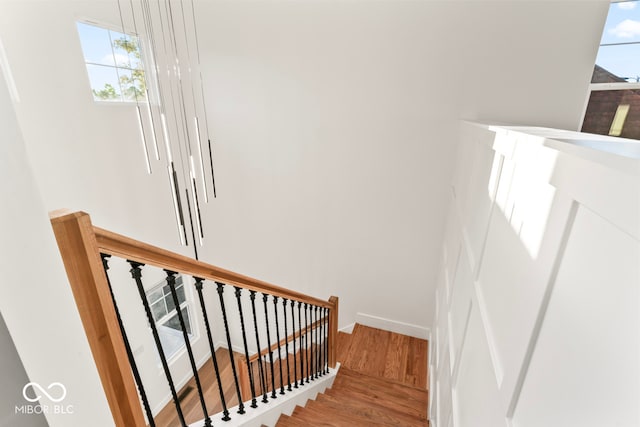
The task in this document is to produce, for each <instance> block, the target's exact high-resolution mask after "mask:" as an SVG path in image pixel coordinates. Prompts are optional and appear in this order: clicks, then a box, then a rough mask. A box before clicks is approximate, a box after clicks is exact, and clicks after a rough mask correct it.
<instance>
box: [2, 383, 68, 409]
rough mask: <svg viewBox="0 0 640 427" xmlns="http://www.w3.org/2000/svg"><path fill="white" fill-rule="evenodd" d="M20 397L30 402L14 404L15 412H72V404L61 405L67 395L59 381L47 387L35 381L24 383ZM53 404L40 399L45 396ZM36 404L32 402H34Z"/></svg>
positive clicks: (65, 389)
mask: <svg viewBox="0 0 640 427" xmlns="http://www.w3.org/2000/svg"><path fill="white" fill-rule="evenodd" d="M22 397H24V399H25V400H26V401H27V402H31V403H32V404H26V405H16V407H15V413H16V414H25V415H32V414H59V415H62V414H73V405H63V404H61V403H60V402H62V401H63V400H64V399H65V398H66V397H67V388H66V387H65V386H64V384H62V383H59V382H54V383H51V384H49V385H48V386H47V388H44V387H42V386H41V385H40V384H38V383H36V382H30V383H27V384H25V386H24V387H23V388H22ZM45 397H46V399H48V400H49V401H50V402H52V403H53V405H47V404H42V403H41V402H40V401H41V400H42V399H43V398H45ZM36 402H37V404H34V403H36Z"/></svg>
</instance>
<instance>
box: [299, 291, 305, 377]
mask: <svg viewBox="0 0 640 427" xmlns="http://www.w3.org/2000/svg"><path fill="white" fill-rule="evenodd" d="M301 308H302V303H301V302H300V301H298V326H299V328H300V329H298V337H299V338H300V385H301V386H302V385H304V342H303V340H302V315H301V314H300V313H301Z"/></svg>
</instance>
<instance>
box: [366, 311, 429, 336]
mask: <svg viewBox="0 0 640 427" xmlns="http://www.w3.org/2000/svg"><path fill="white" fill-rule="evenodd" d="M356 323H360V324H361V325H364V326H369V327H371V328H377V329H383V330H385V331H390V332H395V333H397V334H402V335H409V336H410V337H415V338H421V339H423V340H426V339H428V338H429V334H430V332H431V329H429V328H426V327H424V326H418V325H414V324H411V323H405V322H399V321H397V320H391V319H385V318H383V317H378V316H372V315H370V314H364V313H356Z"/></svg>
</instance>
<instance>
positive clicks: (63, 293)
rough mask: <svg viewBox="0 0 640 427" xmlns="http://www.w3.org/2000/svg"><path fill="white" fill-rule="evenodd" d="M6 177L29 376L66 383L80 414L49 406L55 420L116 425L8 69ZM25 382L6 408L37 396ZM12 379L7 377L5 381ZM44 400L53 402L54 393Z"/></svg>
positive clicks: (15, 306)
mask: <svg viewBox="0 0 640 427" xmlns="http://www.w3.org/2000/svg"><path fill="white" fill-rule="evenodd" d="M0 182H2V185H0V199H1V200H3V206H2V209H0V236H2V238H1V239H0V255H1V256H0V270H1V271H2V276H3V278H2V280H0V292H1V293H2V298H0V312H1V313H2V317H3V318H4V321H5V322H6V325H7V329H8V330H9V332H10V334H11V337H12V338H13V342H14V343H15V348H16V349H17V351H18V354H19V356H20V360H21V361H22V364H23V365H24V369H25V370H26V374H27V376H28V377H29V379H30V380H31V381H35V382H37V383H38V384H40V385H41V386H42V387H43V388H45V389H47V387H48V386H49V385H50V384H52V383H54V382H59V383H62V384H63V385H64V386H65V387H66V389H67V396H66V398H65V399H64V400H63V401H62V402H60V404H61V405H64V406H65V407H67V406H68V405H72V406H73V415H66V414H65V415H61V414H58V415H56V414H53V413H48V414H46V418H47V421H48V423H49V425H50V426H51V427H58V426H59V427H63V426H64V427H70V426H86V425H99V426H109V425H113V421H112V420H111V414H110V412H109V407H108V405H107V401H106V398H105V395H104V392H103V390H102V386H101V385H100V380H99V378H98V374H97V371H96V367H95V364H94V361H93V357H92V355H91V351H90V349H89V345H88V342H87V339H86V337H85V335H84V331H83V329H82V325H81V323H80V317H79V315H78V311H77V309H76V306H75V302H74V300H73V296H72V294H71V289H70V287H69V284H68V282H67V278H66V275H65V271H64V267H63V265H62V260H61V259H60V255H59V252H58V247H57V246H56V242H55V239H54V237H53V233H52V230H51V226H50V224H49V219H48V216H47V211H46V209H45V206H44V203H43V202H42V198H41V196H40V191H39V189H38V186H37V184H36V180H35V178H34V174H33V173H32V169H31V164H30V163H29V160H28V158H27V153H26V151H25V147H24V142H23V139H22V135H21V133H20V129H19V127H18V122H17V120H16V115H15V112H14V111H13V106H12V105H11V99H10V97H9V92H8V90H7V86H6V85H5V81H4V74H3V73H2V72H0ZM5 363H9V360H5V359H4V358H3V359H2V364H3V365H4V364H5ZM5 380H7V382H5ZM24 385H26V383H25V384H21V385H20V389H18V390H6V392H7V394H10V395H11V396H13V397H16V396H17V397H19V400H16V401H6V400H3V401H2V405H3V411H4V410H8V411H15V406H16V405H17V406H22V405H25V404H30V402H27V401H26V400H25V399H23V398H22V387H23V386H24ZM10 386H11V387H12V386H15V384H12V383H11V382H9V380H8V378H3V379H2V388H5V387H10ZM53 391H56V392H58V391H59V390H58V389H54V390H51V392H52V393H53ZM4 396H6V395H4ZM39 403H40V404H41V405H48V406H50V407H51V408H53V402H50V401H49V400H48V399H47V398H43V399H42V400H41V401H40V402H39ZM52 411H53V409H52ZM20 417H29V415H20ZM36 418H37V417H36ZM21 421H22V422H25V425H28V424H29V419H23V420H21ZM3 425H5V424H3ZM11 425H16V424H11Z"/></svg>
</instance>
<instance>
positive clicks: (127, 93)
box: [77, 22, 147, 102]
mask: <svg viewBox="0 0 640 427" xmlns="http://www.w3.org/2000/svg"><path fill="white" fill-rule="evenodd" d="M77 27H78V34H79V35H80V43H81V45H82V52H83V53H84V60H85V64H86V66H87V73H88V75H89V81H90V84H91V92H92V93H93V99H94V100H96V101H112V102H113V101H115V102H126V101H138V102H141V101H146V92H147V91H146V81H145V75H144V66H143V63H142V51H141V47H140V40H139V39H138V37H136V36H132V35H129V34H124V33H121V32H118V31H113V30H109V29H107V28H102V27H98V26H96V25H93V24H87V23H84V22H78V23H77Z"/></svg>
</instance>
